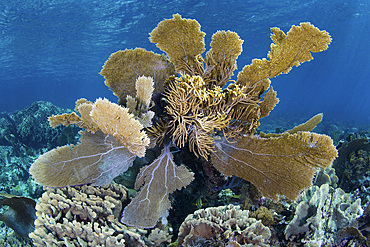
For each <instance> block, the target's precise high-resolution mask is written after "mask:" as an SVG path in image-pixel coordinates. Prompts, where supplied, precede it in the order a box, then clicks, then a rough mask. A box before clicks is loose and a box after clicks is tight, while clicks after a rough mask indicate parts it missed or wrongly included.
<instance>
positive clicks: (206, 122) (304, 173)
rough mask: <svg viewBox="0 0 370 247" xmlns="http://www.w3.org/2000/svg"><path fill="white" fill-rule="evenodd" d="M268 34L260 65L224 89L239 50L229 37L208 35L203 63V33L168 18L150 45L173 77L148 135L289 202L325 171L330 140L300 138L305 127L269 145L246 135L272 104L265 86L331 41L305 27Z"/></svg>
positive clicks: (177, 17) (331, 156)
mask: <svg viewBox="0 0 370 247" xmlns="http://www.w3.org/2000/svg"><path fill="white" fill-rule="evenodd" d="M271 31H272V35H271V39H272V41H273V42H274V43H272V44H271V50H270V52H269V53H268V59H254V60H253V61H252V64H251V65H247V66H245V67H244V68H243V69H242V71H241V72H240V73H239V74H238V77H237V78H238V79H237V81H236V82H230V78H231V76H232V74H233V71H234V70H235V69H236V59H237V57H238V56H239V54H240V53H241V51H242V47H241V45H242V43H243V41H242V40H241V39H240V38H239V36H238V35H237V34H236V33H234V32H231V31H227V32H225V31H218V32H217V33H215V34H214V35H213V36H212V42H211V49H210V50H209V51H208V52H207V53H206V57H205V58H203V57H202V56H201V54H202V53H203V51H204V50H205V48H204V39H203V37H204V33H203V32H201V30H200V25H199V24H198V23H197V22H196V21H194V20H188V19H183V18H181V16H180V15H178V14H176V15H174V16H173V18H172V19H168V20H164V21H162V22H161V23H159V25H158V26H157V27H156V28H155V29H154V30H153V31H152V33H151V34H150V35H151V37H150V41H152V42H154V43H156V44H157V47H158V48H160V49H161V50H162V51H164V52H166V54H167V56H168V57H169V59H170V61H171V62H173V63H174V64H175V69H176V71H177V72H178V73H179V74H180V75H181V77H179V78H175V77H172V78H170V79H169V80H168V81H167V88H166V91H165V99H166V102H167V105H166V106H165V111H166V114H167V115H166V117H165V118H162V119H160V120H159V121H158V124H157V125H156V126H153V127H152V128H151V129H150V133H151V135H153V136H155V137H157V138H158V139H159V141H162V140H163V136H165V135H168V136H170V137H171V139H172V141H173V142H174V143H175V144H176V145H177V146H179V147H183V146H185V144H186V143H187V144H188V146H189V149H190V151H192V152H193V153H194V154H195V155H196V156H197V157H203V158H205V159H208V157H209V155H210V157H211V161H212V163H213V165H214V166H215V167H216V168H217V169H218V170H220V171H221V172H222V173H223V174H225V175H228V176H231V175H236V176H239V177H242V178H244V179H246V180H248V181H251V182H252V183H254V184H255V185H256V186H257V187H258V188H259V189H260V190H261V192H262V193H263V194H264V195H265V196H268V197H270V198H274V199H277V194H284V195H286V196H287V197H288V198H290V199H295V198H296V197H297V196H298V194H299V192H300V191H301V190H302V189H303V188H305V187H308V186H309V185H310V183H311V178H312V176H313V174H314V171H315V169H316V167H325V166H329V165H330V164H331V162H332V161H333V159H334V158H335V157H336V156H337V152H336V150H335V147H334V146H333V144H332V141H331V139H330V137H328V136H325V135H318V134H314V133H309V132H307V131H310V130H312V128H309V127H308V126H307V125H305V126H304V127H302V128H300V129H295V130H297V131H293V132H292V133H290V132H287V133H285V134H284V135H283V136H281V137H276V138H275V139H274V138H272V137H271V138H261V137H257V136H254V132H255V130H256V128H257V127H258V126H259V119H260V118H262V117H266V116H268V115H269V113H270V111H271V110H272V109H273V108H274V107H275V105H276V104H277V103H278V101H279V100H278V99H277V94H276V91H274V90H273V89H272V87H271V86H270V83H271V82H270V79H271V78H273V77H276V76H278V75H280V74H281V73H288V72H289V71H290V70H291V69H292V67H293V66H299V65H300V64H301V63H303V62H306V61H310V60H312V59H313V58H312V56H311V53H315V52H321V51H323V50H326V49H327V48H328V45H329V43H330V42H331V38H330V36H329V34H328V33H327V32H326V31H320V30H319V29H318V28H316V27H314V26H313V25H312V24H310V23H301V24H300V26H293V27H292V28H291V30H290V31H289V32H288V33H287V34H285V33H284V32H283V31H281V30H280V29H279V28H272V29H271ZM228 82H230V83H229V84H228V85H227V83H228ZM225 85H227V87H226V88H225V87H224V86H225ZM264 92H266V93H264ZM262 95H264V96H263V98H262ZM320 121H321V120H320ZM316 124H317V123H316ZM160 132H165V133H162V134H161V133H160ZM220 138H221V139H220ZM288 149H294V150H296V151H295V152H293V153H289V152H286V150H288ZM261 165H262V166H263V167H261ZM269 170H271V172H269ZM290 187H292V189H291V190H290V191H289V188H290Z"/></svg>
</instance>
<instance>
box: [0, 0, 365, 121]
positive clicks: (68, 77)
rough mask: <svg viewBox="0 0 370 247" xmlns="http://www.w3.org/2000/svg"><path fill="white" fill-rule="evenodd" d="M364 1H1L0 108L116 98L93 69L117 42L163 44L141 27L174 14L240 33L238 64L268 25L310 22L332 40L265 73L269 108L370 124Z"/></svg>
mask: <svg viewBox="0 0 370 247" xmlns="http://www.w3.org/2000/svg"><path fill="white" fill-rule="evenodd" d="M369 5H370V3H369V1H368V0H325V1H323V0H230V1H212V0H210V1H199V0H196V1H195V0H181V1H180V0H178V1H169V0H165V1H163V0H161V1H159V0H157V1H155V0H148V1H138V0H136V1H135V0H130V1H110V0H107V1H91V0H51V1H45V0H18V1H16V0H0V112H2V111H8V112H10V111H15V110H21V109H23V108H24V107H26V106H28V105H30V104H31V103H32V102H34V101H38V100H45V101H50V102H52V103H53V104H55V105H57V106H60V107H66V108H67V107H68V108H72V109H73V108H74V102H75V100H76V99H77V98H81V97H85V98H87V99H89V100H94V99H95V98H97V97H107V98H109V99H110V100H111V101H116V97H115V96H114V95H113V94H112V93H111V92H110V91H109V90H108V88H107V87H106V86H105V85H104V78H103V77H102V76H100V75H99V74H98V73H99V72H100V70H101V68H102V66H103V64H104V62H105V61H106V60H107V59H108V57H109V55H110V54H111V53H113V52H116V51H117V50H123V49H126V48H135V47H143V48H146V49H148V50H153V51H155V52H157V53H161V52H160V51H159V50H158V49H157V48H156V47H155V45H154V44H151V43H150V42H149V40H148V36H149V35H148V33H150V32H151V31H152V29H154V28H155V27H156V25H157V24H158V23H159V22H160V21H162V20H163V19H165V18H166V19H168V18H171V17H172V14H174V13H179V14H181V15H182V17H185V18H191V19H196V20H198V22H199V23H200V24H201V25H202V31H204V32H206V34H207V36H206V44H207V50H208V49H209V42H210V39H211V36H212V34H213V33H214V32H216V31H217V30H232V31H235V32H237V33H238V34H239V35H240V37H241V38H242V39H243V40H244V44H243V53H242V55H241V56H240V57H239V59H238V69H242V68H243V66H244V65H246V64H249V63H250V62H251V60H252V59H253V58H263V57H266V55H267V52H268V51H269V46H270V43H271V40H270V38H269V36H270V27H280V28H281V29H282V30H283V31H284V32H287V31H288V30H289V29H290V27H291V25H299V23H300V22H304V21H310V22H311V23H312V24H314V25H315V26H317V27H318V28H319V29H321V30H327V31H328V32H329V33H330V34H331V36H332V38H333V42H332V44H331V45H330V47H329V49H328V50H327V51H325V52H322V53H319V54H314V58H315V59H314V60H313V61H311V62H309V63H305V64H303V65H302V66H300V67H298V68H293V70H292V71H291V72H290V73H289V74H288V75H281V76H279V77H278V78H274V79H272V83H273V86H274V89H275V90H277V92H278V97H279V98H280V100H281V101H280V103H279V104H278V106H277V107H276V108H275V109H274V111H273V113H272V114H271V115H272V116H291V117H293V116H294V117H297V116H298V117H305V118H307V119H308V118H309V117H311V116H312V115H314V114H316V113H318V112H323V113H324V115H325V117H326V118H327V119H332V120H336V121H343V122H350V123H351V124H353V126H357V125H363V124H370V95H369V94H370V82H369V75H370V65H369V64H370V63H369V57H370V52H369V51H370V49H369V43H370V39H369V36H370V28H369V24H370V18H369V16H370V13H369V12H370V7H369Z"/></svg>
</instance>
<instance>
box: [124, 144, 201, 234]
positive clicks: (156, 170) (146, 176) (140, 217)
mask: <svg viewBox="0 0 370 247" xmlns="http://www.w3.org/2000/svg"><path fill="white" fill-rule="evenodd" d="M193 179H194V174H193V173H192V172H190V171H189V170H188V169H187V168H186V167H185V166H184V165H181V166H177V165H176V164H175V162H174V161H173V155H172V154H171V152H170V150H169V146H165V147H164V149H163V150H162V153H161V155H160V156H159V157H158V158H157V159H156V160H154V161H153V163H151V164H150V165H148V166H145V167H143V168H141V170H140V173H139V174H138V176H137V179H136V182H135V189H136V190H138V189H139V188H140V187H141V190H140V191H139V192H138V193H137V194H136V197H135V198H134V199H133V200H132V201H131V203H130V204H129V205H128V206H127V207H126V208H125V209H124V211H123V214H122V218H121V222H122V223H124V224H126V225H129V226H135V227H140V228H151V227H154V226H155V225H156V223H157V221H158V219H159V218H162V221H166V216H167V215H168V210H169V209H170V207H171V202H170V200H169V199H168V196H169V194H170V193H172V192H174V191H175V190H177V189H178V190H179V189H181V188H182V187H186V186H187V185H188V184H190V182H191V181H192V180H193Z"/></svg>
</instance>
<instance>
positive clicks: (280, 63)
mask: <svg viewBox="0 0 370 247" xmlns="http://www.w3.org/2000/svg"><path fill="white" fill-rule="evenodd" d="M271 31H272V33H273V34H272V35H271V39H272V41H273V42H274V43H272V44H271V50H270V52H269V53H268V55H267V57H268V60H267V59H265V58H264V59H262V60H261V59H253V61H252V64H251V65H247V66H245V67H244V68H243V70H242V71H241V72H240V73H239V74H238V80H237V83H238V84H241V85H246V86H248V87H250V86H254V84H255V83H259V82H261V81H263V80H265V79H269V78H273V77H276V76H278V75H280V74H281V73H288V72H289V71H290V70H291V69H292V67H293V66H299V65H300V64H301V63H303V62H307V61H310V60H312V59H313V57H312V55H311V53H312V52H314V53H315V52H321V51H324V50H326V49H327V48H328V45H329V44H330V42H331V38H330V35H329V34H328V32H326V31H320V30H319V29H318V28H316V27H315V26H314V25H312V24H310V23H309V22H304V23H301V24H300V26H292V28H291V29H290V30H289V32H288V33H287V35H285V33H284V32H283V31H281V30H280V29H279V28H277V27H274V28H271Z"/></svg>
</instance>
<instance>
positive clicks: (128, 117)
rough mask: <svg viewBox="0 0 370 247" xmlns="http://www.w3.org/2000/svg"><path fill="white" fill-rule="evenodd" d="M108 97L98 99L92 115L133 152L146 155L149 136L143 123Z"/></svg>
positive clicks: (101, 126)
mask: <svg viewBox="0 0 370 247" xmlns="http://www.w3.org/2000/svg"><path fill="white" fill-rule="evenodd" d="M128 111H129V110H128V108H123V107H121V106H119V105H117V104H114V103H112V102H109V100H107V99H101V98H99V99H97V100H96V101H95V103H94V104H93V107H92V110H91V113H90V116H91V117H92V118H93V119H94V121H95V122H96V123H97V125H98V126H99V129H100V130H101V131H103V132H104V133H106V134H109V135H112V136H114V137H115V138H116V139H117V141H119V142H120V143H121V144H122V145H123V146H124V147H126V148H127V149H128V150H129V151H130V152H131V153H133V154H136V155H137V156H139V157H144V155H145V150H146V146H148V145H149V142H150V140H149V138H148V136H147V135H146V133H145V131H143V125H142V124H141V123H140V122H139V121H138V120H136V119H134V117H133V115H132V114H130V113H129V112H128Z"/></svg>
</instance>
